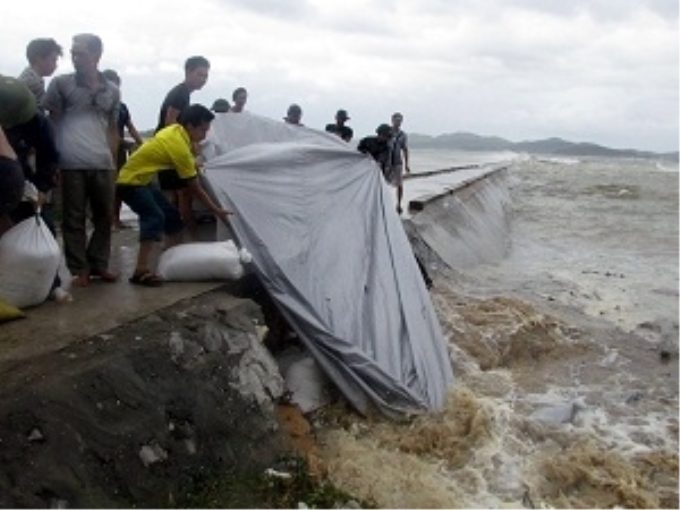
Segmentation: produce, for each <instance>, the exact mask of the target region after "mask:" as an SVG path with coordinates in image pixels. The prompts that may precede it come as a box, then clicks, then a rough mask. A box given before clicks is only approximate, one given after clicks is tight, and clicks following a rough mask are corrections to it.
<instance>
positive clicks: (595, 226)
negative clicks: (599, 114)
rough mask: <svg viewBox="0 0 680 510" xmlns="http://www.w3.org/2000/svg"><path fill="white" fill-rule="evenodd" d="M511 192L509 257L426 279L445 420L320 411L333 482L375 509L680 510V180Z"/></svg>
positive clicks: (610, 169) (558, 170) (551, 172)
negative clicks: (450, 372) (441, 352)
mask: <svg viewBox="0 0 680 510" xmlns="http://www.w3.org/2000/svg"><path fill="white" fill-rule="evenodd" d="M426 156H427V157H426V158H425V157H423V159H422V160H421V161H422V162H423V164H425V163H426V162H427V163H428V164H432V165H434V164H437V163H436V154H432V153H430V154H427V155H426ZM441 156H442V158H444V157H446V156H447V155H445V154H442V155H441ZM449 156H450V155H449ZM413 159H414V160H415V161H417V155H416V154H414V158H413ZM426 160H427V161H426ZM450 164H451V163H449V164H448V165H450ZM446 166H447V164H442V165H441V167H442V168H443V167H446ZM507 186H508V188H509V190H510V195H511V207H510V214H511V216H512V218H511V222H510V225H511V227H510V228H511V232H510V239H511V245H510V249H509V251H508V253H507V255H506V256H505V257H504V258H503V259H502V260H499V261H495V262H487V263H485V264H482V265H479V266H474V267H469V268H465V269H458V270H455V271H442V272H439V273H438V274H437V275H436V280H435V288H434V289H433V291H432V298H433V301H434V304H435V307H436V309H437V312H438V315H439V318H440V321H441V324H442V327H443V330H444V332H445V335H446V339H447V341H448V343H449V351H450V356H451V360H452V363H453V366H454V373H455V374H456V378H457V379H456V385H455V387H454V388H452V390H451V392H450V395H449V403H448V405H447V407H446V409H445V410H444V412H443V413H441V414H440V415H437V416H426V417H421V418H418V419H416V420H414V421H413V422H411V423H409V424H394V423H390V422H387V421H384V420H382V419H380V418H377V417H374V418H369V419H362V418H359V417H357V416H356V415H354V414H352V413H348V412H346V411H345V410H343V409H338V408H330V409H326V410H325V411H324V412H323V413H321V414H319V415H317V416H315V417H314V419H313V423H314V425H315V429H316V433H317V435H318V437H319V441H320V445H321V450H322V453H321V455H322V457H323V459H324V462H325V464H326V467H327V469H328V473H329V477H330V479H331V480H332V481H333V482H334V483H335V484H337V485H338V486H339V487H341V488H344V489H346V490H348V491H350V492H352V493H354V494H357V495H358V496H360V497H362V498H364V499H372V500H373V501H374V502H375V503H376V504H377V505H378V506H380V507H400V508H413V507H418V508H426V507H439V508H443V507H446V508H455V507H466V508H490V507H496V508H497V507H509V508H512V507H528V508H531V507H540V506H549V507H561V508H566V507H569V508H573V507H586V508H591V507H596V508H605V507H614V506H619V507H635V508H652V507H653V508H658V507H667V508H678V359H677V342H678V337H677V335H678V333H677V321H678V172H677V165H676V166H675V167H674V168H673V167H672V166H666V167H660V166H658V165H656V164H654V163H650V162H640V161H616V160H591V161H575V160H571V161H570V160H562V161H558V160H547V159H544V160H540V159H536V158H516V159H515V160H514V162H513V164H512V166H511V168H510V170H509V172H508V183H507ZM488 196H490V197H492V196H493V194H488Z"/></svg>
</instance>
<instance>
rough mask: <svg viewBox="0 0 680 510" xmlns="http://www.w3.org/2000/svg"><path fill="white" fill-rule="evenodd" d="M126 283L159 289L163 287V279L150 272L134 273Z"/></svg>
mask: <svg viewBox="0 0 680 510" xmlns="http://www.w3.org/2000/svg"><path fill="white" fill-rule="evenodd" d="M128 281H129V282H130V283H132V284H134V285H141V286H143V287H160V286H161V285H163V278H161V277H160V276H158V275H157V274H153V273H152V272H151V271H144V272H142V273H135V274H133V275H132V276H131V277H130V278H129V280H128Z"/></svg>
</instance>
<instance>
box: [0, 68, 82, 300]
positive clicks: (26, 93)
mask: <svg viewBox="0 0 680 510" xmlns="http://www.w3.org/2000/svg"><path fill="white" fill-rule="evenodd" d="M0 105H2V106H0V110H2V112H3V113H0V123H1V124H2V126H3V134H2V140H0V145H3V144H7V145H8V146H9V148H10V149H11V152H8V151H7V146H5V147H4V150H0V154H1V155H2V156H5V158H7V159H4V158H2V157H0V160H1V161H2V163H0V166H3V167H4V166H5V165H6V164H8V162H9V163H10V164H11V165H12V166H13V167H14V163H15V162H16V163H18V167H19V172H21V176H20V178H21V182H22V185H21V188H20V189H13V188H12V186H11V184H8V183H7V182H6V180H5V179H4V178H8V179H9V181H10V183H14V184H15V185H16V186H18V185H19V183H18V180H17V176H16V175H14V176H13V175H12V174H13V173H14V172H15V171H16V168H13V169H12V171H11V172H10V173H5V172H4V171H3V170H0V174H4V175H0V195H3V198H0V202H3V204H0V210H2V212H0V216H2V219H0V223H1V224H2V225H0V232H2V231H4V230H6V229H7V228H9V227H10V226H11V225H16V224H17V223H20V222H21V221H23V220H25V219H27V218H31V217H33V216H35V214H36V211H37V210H39V211H40V216H41V217H42V219H43V220H44V222H45V225H47V227H48V228H49V229H50V231H51V232H52V234H53V235H54V236H55V237H56V235H57V232H56V229H55V225H54V218H53V214H52V209H51V207H49V204H47V203H46V199H47V196H48V194H49V192H50V191H51V190H52V189H53V188H54V186H55V184H56V174H57V167H58V163H59V152H58V151H57V147H56V143H55V140H54V133H53V131H52V126H51V125H50V123H49V121H48V120H47V118H46V117H45V115H44V114H43V113H42V112H41V111H40V110H39V109H38V106H37V102H36V98H35V95H34V94H33V91H31V90H30V89H29V87H28V85H26V84H25V83H24V82H23V81H22V80H20V79H16V80H15V79H14V78H7V79H5V78H4V77H3V78H1V79H0ZM8 114H9V119H8ZM12 160H15V161H12ZM25 182H26V183H30V184H31V185H32V188H35V189H33V190H32V193H31V192H29V193H26V192H25V190H26V189H31V186H28V187H27V186H26V185H25V184H23V183H25ZM6 192H9V193H12V195H13V197H14V198H15V197H16V196H15V195H14V193H16V192H18V196H19V201H18V202H17V203H16V204H15V205H14V207H11V208H8V207H7V200H6V198H5V197H4V195H5V194H6ZM27 197H30V198H27ZM50 297H51V298H52V299H55V300H56V301H58V302H68V301H71V294H70V293H69V292H67V291H66V290H65V289H63V288H62V287H61V279H60V278H59V275H58V274H56V275H55V278H54V281H53V285H52V289H51V291H50Z"/></svg>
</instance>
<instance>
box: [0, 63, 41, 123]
mask: <svg viewBox="0 0 680 510" xmlns="http://www.w3.org/2000/svg"><path fill="white" fill-rule="evenodd" d="M36 113H38V106H37V105H36V102H35V96H34V95H33V94H32V93H31V91H30V90H28V87H27V86H26V85H25V84H24V83H23V82H22V81H20V80H17V79H16V78H10V77H9V76H0V126H2V127H6V128H9V127H12V126H17V125H19V124H24V123H26V122H28V121H29V120H31V119H32V118H33V116H34V115H35V114H36Z"/></svg>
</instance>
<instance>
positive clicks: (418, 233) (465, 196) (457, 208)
mask: <svg viewBox="0 0 680 510" xmlns="http://www.w3.org/2000/svg"><path fill="white" fill-rule="evenodd" d="M508 166H509V165H507V164H493V165H484V166H474V167H463V168H459V169H451V170H445V171H443V172H446V173H448V174H449V179H448V180H449V184H448V185H447V186H445V187H443V189H442V188H440V189H439V190H437V191H435V192H432V191H430V192H426V193H424V194H420V195H417V196H413V194H414V190H413V188H416V186H413V184H414V182H413V181H414V180H415V179H418V178H420V176H418V175H416V176H412V177H411V179H410V180H409V182H408V184H407V186H408V187H410V188H411V191H410V193H409V194H410V197H409V194H407V196H406V198H407V199H408V204H409V215H408V217H406V218H405V219H404V227H405V229H406V232H407V234H408V236H409V238H410V240H411V243H412V244H413V246H414V250H415V251H416V253H417V254H418V256H419V257H420V258H421V260H422V261H424V262H425V264H426V265H427V266H428V267H429V268H430V269H435V270H436V269H438V268H439V267H446V268H449V269H454V270H455V269H464V268H466V267H470V266H472V265H476V264H479V263H483V262H493V261H495V260H500V259H502V258H503V257H504V256H505V255H506V254H507V251H508V249H509V242H510V212H509V207H508V206H509V203H510V197H509V193H508V188H507V169H508ZM415 192H416V193H417V190H416V191H415Z"/></svg>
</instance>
